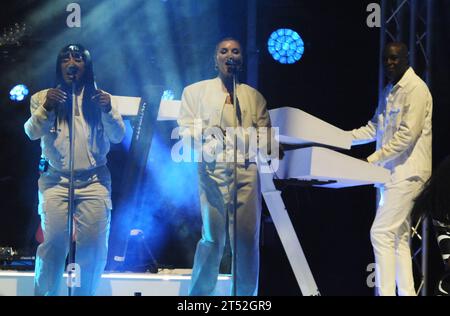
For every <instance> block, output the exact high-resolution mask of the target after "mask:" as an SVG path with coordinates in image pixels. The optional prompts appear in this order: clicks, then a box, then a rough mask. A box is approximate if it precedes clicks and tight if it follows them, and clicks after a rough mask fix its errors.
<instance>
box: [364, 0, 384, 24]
mask: <svg viewBox="0 0 450 316" xmlns="http://www.w3.org/2000/svg"><path fill="white" fill-rule="evenodd" d="M366 11H367V12H369V15H368V16H367V19H366V24H367V26H368V27H371V28H372V27H380V26H381V7H380V5H379V4H378V3H376V2H372V3H369V4H368V5H367V7H366Z"/></svg>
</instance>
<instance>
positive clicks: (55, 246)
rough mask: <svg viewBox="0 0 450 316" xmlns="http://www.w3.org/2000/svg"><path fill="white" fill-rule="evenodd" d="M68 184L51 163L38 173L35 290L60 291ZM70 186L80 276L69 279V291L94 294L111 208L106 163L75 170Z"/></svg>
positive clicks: (41, 292)
mask: <svg viewBox="0 0 450 316" xmlns="http://www.w3.org/2000/svg"><path fill="white" fill-rule="evenodd" d="M68 186H69V178H68V174H65V173H60V172H57V171H55V170H53V169H49V171H47V172H45V173H43V174H42V175H41V177H40V178H39V214H40V216H41V225H42V231H43V234H44V242H43V243H42V244H40V245H39V247H38V249H37V253H36V264H35V279H34V285H35V286H34V292H35V295H58V294H59V291H60V284H61V279H62V275H63V272H64V270H65V262H66V257H67V254H68V250H69V242H68V241H69V236H68V224H67V215H68V197H69V195H68ZM74 188H75V198H74V225H75V226H74V237H75V239H76V254H75V263H76V264H77V265H78V267H79V278H80V279H79V281H80V282H79V283H78V282H74V287H73V292H72V293H73V295H94V294H95V290H96V289H97V286H98V283H99V281H100V278H101V274H102V272H103V270H104V268H105V265H106V260H107V251H108V236H109V227H110V211H111V198H110V192H111V176H110V173H109V170H108V168H107V167H106V166H103V167H99V168H96V169H95V170H93V171H86V172H79V173H78V172H77V173H76V176H75V181H74ZM66 293H67V292H66Z"/></svg>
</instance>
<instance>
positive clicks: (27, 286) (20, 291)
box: [0, 271, 231, 296]
mask: <svg viewBox="0 0 450 316" xmlns="http://www.w3.org/2000/svg"><path fill="white" fill-rule="evenodd" d="M33 279H34V273H32V272H16V271H1V272H0V296H32V295H33ZM190 282H191V276H190V275H177V274H159V273H158V274H149V273H111V274H103V276H102V279H101V282H100V285H99V288H98V290H97V293H96V295H97V296H135V295H141V296H186V295H188V289H189V284H190ZM230 293H231V277H230V276H228V275H221V276H219V278H218V282H217V288H216V295H219V296H228V295H230ZM60 295H61V296H65V295H67V286H66V276H65V277H64V279H63V284H62V285H61V292H60Z"/></svg>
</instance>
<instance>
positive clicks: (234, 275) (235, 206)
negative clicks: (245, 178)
mask: <svg viewBox="0 0 450 316" xmlns="http://www.w3.org/2000/svg"><path fill="white" fill-rule="evenodd" d="M236 90H237V89H236V67H233V104H234V126H235V128H236V130H235V133H234V143H233V154H234V172H233V174H234V179H233V180H234V183H233V185H234V190H233V215H234V216H233V219H234V221H233V237H234V238H233V249H234V251H233V256H232V259H233V261H232V265H231V266H232V268H233V269H232V274H233V296H237V259H236V257H237V252H238V251H237V244H238V243H237V201H238V199H237V191H238V189H237V185H238V183H237V163H238V161H237V140H238V138H237V127H238V110H237V108H238V104H237V96H236Z"/></svg>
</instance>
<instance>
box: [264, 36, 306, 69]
mask: <svg viewBox="0 0 450 316" xmlns="http://www.w3.org/2000/svg"><path fill="white" fill-rule="evenodd" d="M267 49H268V50H269V53H270V54H271V55H272V57H273V59H275V60H276V61H278V62H279V63H281V64H293V63H295V62H297V61H299V60H300V58H302V55H303V52H304V51H305V46H304V43H303V40H302V38H301V37H300V35H298V33H297V32H295V31H293V30H291V29H278V30H276V31H275V32H273V33H272V34H271V35H270V37H269V40H268V41H267Z"/></svg>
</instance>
